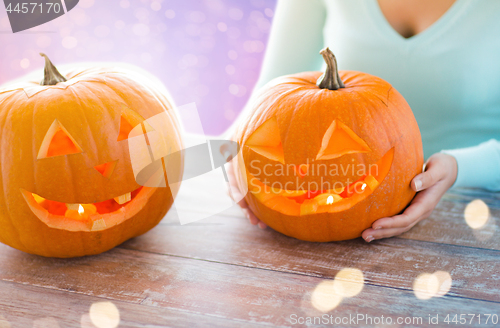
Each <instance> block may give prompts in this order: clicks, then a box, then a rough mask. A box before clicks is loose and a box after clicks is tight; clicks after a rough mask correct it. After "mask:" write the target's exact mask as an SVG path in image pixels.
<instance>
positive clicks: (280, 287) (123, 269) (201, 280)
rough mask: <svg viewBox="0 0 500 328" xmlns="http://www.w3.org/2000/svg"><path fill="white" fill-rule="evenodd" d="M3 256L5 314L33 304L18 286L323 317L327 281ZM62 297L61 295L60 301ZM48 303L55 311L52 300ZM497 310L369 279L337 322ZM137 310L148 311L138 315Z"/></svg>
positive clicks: (197, 267)
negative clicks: (320, 292) (319, 289)
mask: <svg viewBox="0 0 500 328" xmlns="http://www.w3.org/2000/svg"><path fill="white" fill-rule="evenodd" d="M0 249H1V254H2V258H1V260H2V262H3V261H4V259H5V258H4V256H9V258H10V261H9V262H10V265H9V266H7V267H3V268H2V269H1V272H0V277H1V280H3V281H10V286H14V288H15V289H18V290H19V291H18V293H17V294H15V293H13V292H9V289H8V288H4V287H3V285H5V284H9V283H3V285H2V293H3V292H4V291H6V292H7V293H8V294H7V295H3V296H2V300H6V299H7V300H6V301H4V303H3V304H2V306H1V308H0V311H2V312H4V311H5V309H6V307H8V306H9V305H8V304H11V303H12V300H8V297H9V296H12V297H13V298H14V299H17V300H19V299H23V300H24V299H26V298H27V296H25V295H24V293H27V292H25V291H24V290H21V289H19V287H17V285H15V284H13V283H16V284H22V285H31V287H33V286H37V287H36V288H38V289H44V291H43V294H44V295H47V297H50V298H51V301H50V303H55V304H57V302H60V303H62V304H65V303H66V301H65V299H66V298H76V299H78V298H79V297H81V296H82V295H87V296H89V297H92V301H94V299H100V300H101V299H108V300H113V301H118V302H121V303H119V304H125V303H130V304H135V305H137V306H148V307H152V308H164V309H169V310H175V311H180V312H189V313H193V314H197V315H206V316H210V317H212V316H213V317H217V318H224V319H227V320H236V321H235V322H243V323H245V322H246V323H256V324H271V325H275V326H290V315H292V314H297V315H298V316H320V315H322V312H319V311H317V310H316V309H315V308H314V307H313V306H312V304H311V300H310V297H311V293H312V291H313V290H314V289H315V288H316V286H317V285H318V284H319V283H320V282H322V281H324V279H322V278H318V277H313V276H306V275H297V274H291V273H282V272H276V271H271V270H262V269H255V268H247V267H242V266H238V265H228V264H222V263H217V262H209V261H202V260H193V259H186V258H179V257H174V256H164V255H156V254H151V253H149V254H148V253H144V252H138V251H133V250H125V249H115V250H112V251H110V252H107V253H105V254H101V255H99V256H92V257H85V258H81V259H73V260H56V259H45V258H41V257H37V256H32V255H28V254H23V253H20V252H18V251H15V250H10V249H6V247H2V248H0ZM41 287H42V288H41ZM33 288H34V287H33ZM29 290H30V289H28V291H29ZM56 291H57V292H58V293H61V294H58V295H57V296H54V295H55V292H56ZM6 296H7V297H6ZM30 297H35V296H30ZM37 297H41V296H37ZM53 297H54V298H55V299H59V298H62V299H61V300H57V301H56V300H52V298H53ZM75 302H76V300H75ZM42 303H49V302H48V299H46V301H45V302H43V301H42ZM85 303H86V304H85ZM85 303H84V305H83V309H82V307H81V306H80V307H74V306H73V305H72V303H69V304H67V305H66V308H67V309H71V311H68V312H67V313H66V314H65V316H68V315H71V316H73V317H75V318H78V317H80V316H81V314H82V313H85V312H82V311H84V310H85V309H86V308H88V307H89V301H86V302H85ZM35 304H36V303H33V305H31V306H30V305H25V306H28V307H32V308H33V309H34V310H35V313H36V314H37V315H40V314H39V313H42V315H43V316H45V315H47V313H50V309H52V311H53V309H54V307H49V308H48V309H47V310H45V311H48V312H40V311H41V310H40V309H39V307H36V306H35ZM381 304H383V307H382V308H381ZM118 306H120V305H118ZM130 306H132V305H130ZM498 308H499V304H498V303H494V302H485V301H479V300H470V299H462V298H458V297H441V298H433V299H430V300H419V299H417V298H416V297H415V295H414V294H413V293H412V292H411V291H405V290H400V289H397V288H381V287H378V286H372V285H371V283H370V281H368V279H367V281H366V283H365V284H364V287H363V290H362V292H361V293H360V294H359V295H357V296H355V297H352V298H345V299H344V300H343V301H342V303H341V304H340V305H339V306H338V307H337V308H336V309H335V310H334V311H333V312H331V314H334V315H336V316H348V315H349V314H351V315H355V314H358V313H360V314H365V315H370V316H378V315H380V314H384V315H385V316H394V317H397V316H422V317H427V316H428V315H429V314H436V313H439V314H445V312H444V311H452V310H453V311H455V312H456V311H459V312H460V313H467V312H469V313H479V312H480V313H484V312H485V311H489V312H492V311H496V310H497V309H498ZM139 309H142V308H139V307H138V308H136V309H135V310H134V311H139ZM18 311H21V310H18ZM20 313H22V312H20ZM69 313H70V314H69ZM137 313H138V314H136V316H135V317H132V319H130V320H132V321H133V320H136V321H138V322H139V321H140V320H142V315H140V314H139V313H140V312H137ZM169 313H170V312H169ZM12 314H13V311H9V313H8V315H12ZM18 315H19V316H20V315H21V314H18ZM52 316H53V315H52ZM14 317H15V318H17V316H14ZM209 319H210V318H209ZM209 323H210V321H207V324H209ZM173 325H176V324H174V323H173ZM424 326H425V325H424Z"/></svg>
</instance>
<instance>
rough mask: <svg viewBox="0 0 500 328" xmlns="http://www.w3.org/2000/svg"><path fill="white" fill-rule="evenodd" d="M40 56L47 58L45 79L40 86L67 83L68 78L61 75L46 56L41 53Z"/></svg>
mask: <svg viewBox="0 0 500 328" xmlns="http://www.w3.org/2000/svg"><path fill="white" fill-rule="evenodd" d="M40 56H42V57H44V58H45V69H44V71H43V73H44V77H43V80H42V82H40V85H56V84H57V83H59V82H66V81H67V80H66V78H65V77H64V76H62V74H61V73H59V71H58V70H57V68H56V67H55V66H54V64H52V62H51V61H50V59H49V57H47V55H46V54H44V53H40Z"/></svg>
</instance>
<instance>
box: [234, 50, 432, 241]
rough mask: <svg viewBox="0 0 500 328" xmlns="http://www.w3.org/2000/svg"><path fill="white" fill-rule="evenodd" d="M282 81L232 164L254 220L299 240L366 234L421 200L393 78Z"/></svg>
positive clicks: (256, 113)
mask: <svg viewBox="0 0 500 328" xmlns="http://www.w3.org/2000/svg"><path fill="white" fill-rule="evenodd" d="M321 54H322V55H323V57H324V59H325V61H326V63H327V69H326V72H325V74H323V75H321V73H320V72H306V73H299V74H295V75H289V76H283V77H280V78H277V79H275V80H273V81H271V82H269V83H268V84H267V85H266V86H264V87H263V89H261V90H260V91H259V93H258V94H257V95H256V97H255V98H254V100H253V102H252V104H251V106H252V111H251V114H250V117H249V119H248V120H246V121H245V122H244V123H243V124H241V125H240V126H239V127H238V130H237V132H236V141H237V142H238V143H239V144H240V145H241V147H242V151H241V152H240V155H239V156H238V157H237V163H238V164H237V165H235V166H234V169H235V170H236V171H235V175H236V177H237V181H238V184H239V186H240V188H241V189H242V190H245V184H246V185H247V186H248V190H249V192H248V194H247V196H246V200H247V202H248V204H249V206H250V208H251V209H252V211H253V212H254V213H255V215H256V216H257V217H258V218H259V219H260V220H261V221H263V222H264V223H266V224H267V225H268V226H270V227H271V228H273V229H275V230H277V231H279V232H281V233H283V234H285V235H288V236H292V237H295V238H298V239H302V240H309V241H322V242H324V241H334V240H345V239H352V238H356V237H359V236H361V233H362V231H363V230H365V229H367V228H369V227H370V226H371V225H372V223H373V222H374V221H375V220H377V219H379V218H382V217H386V216H392V215H395V214H397V213H399V212H401V211H402V210H403V209H404V208H405V207H406V206H407V205H408V203H409V202H410V201H411V199H412V198H413V197H414V192H413V191H412V190H411V188H410V182H411V180H412V178H413V177H414V176H415V175H416V174H418V173H420V172H421V170H422V165H423V151H422V142H421V137H420V132H419V129H418V126H417V123H416V121H415V118H414V116H413V113H412V111H411V109H410V107H409V105H408V104H407V102H406V101H405V100H404V98H403V97H402V96H401V94H399V93H398V92H397V91H396V90H395V89H394V88H393V87H392V86H391V85H390V84H389V83H387V82H386V81H384V80H382V79H380V78H378V77H375V76H372V75H369V74H365V73H360V72H354V71H340V72H338V71H337V63H336V60H335V57H334V55H333V53H331V51H330V50H329V49H328V48H326V49H324V50H322V51H321Z"/></svg>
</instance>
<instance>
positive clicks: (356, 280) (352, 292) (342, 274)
mask: <svg viewBox="0 0 500 328" xmlns="http://www.w3.org/2000/svg"><path fill="white" fill-rule="evenodd" d="M334 286H335V289H336V291H337V293H339V294H340V295H341V296H343V297H354V296H356V295H358V294H359V293H361V291H362V290H363V286H364V277H363V272H361V270H359V269H356V268H344V269H342V270H340V271H339V272H338V273H337V274H336V275H335V280H334Z"/></svg>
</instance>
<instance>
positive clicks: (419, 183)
mask: <svg viewBox="0 0 500 328" xmlns="http://www.w3.org/2000/svg"><path fill="white" fill-rule="evenodd" d="M420 188H422V181H420V180H415V189H416V190H417V191H420Z"/></svg>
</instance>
